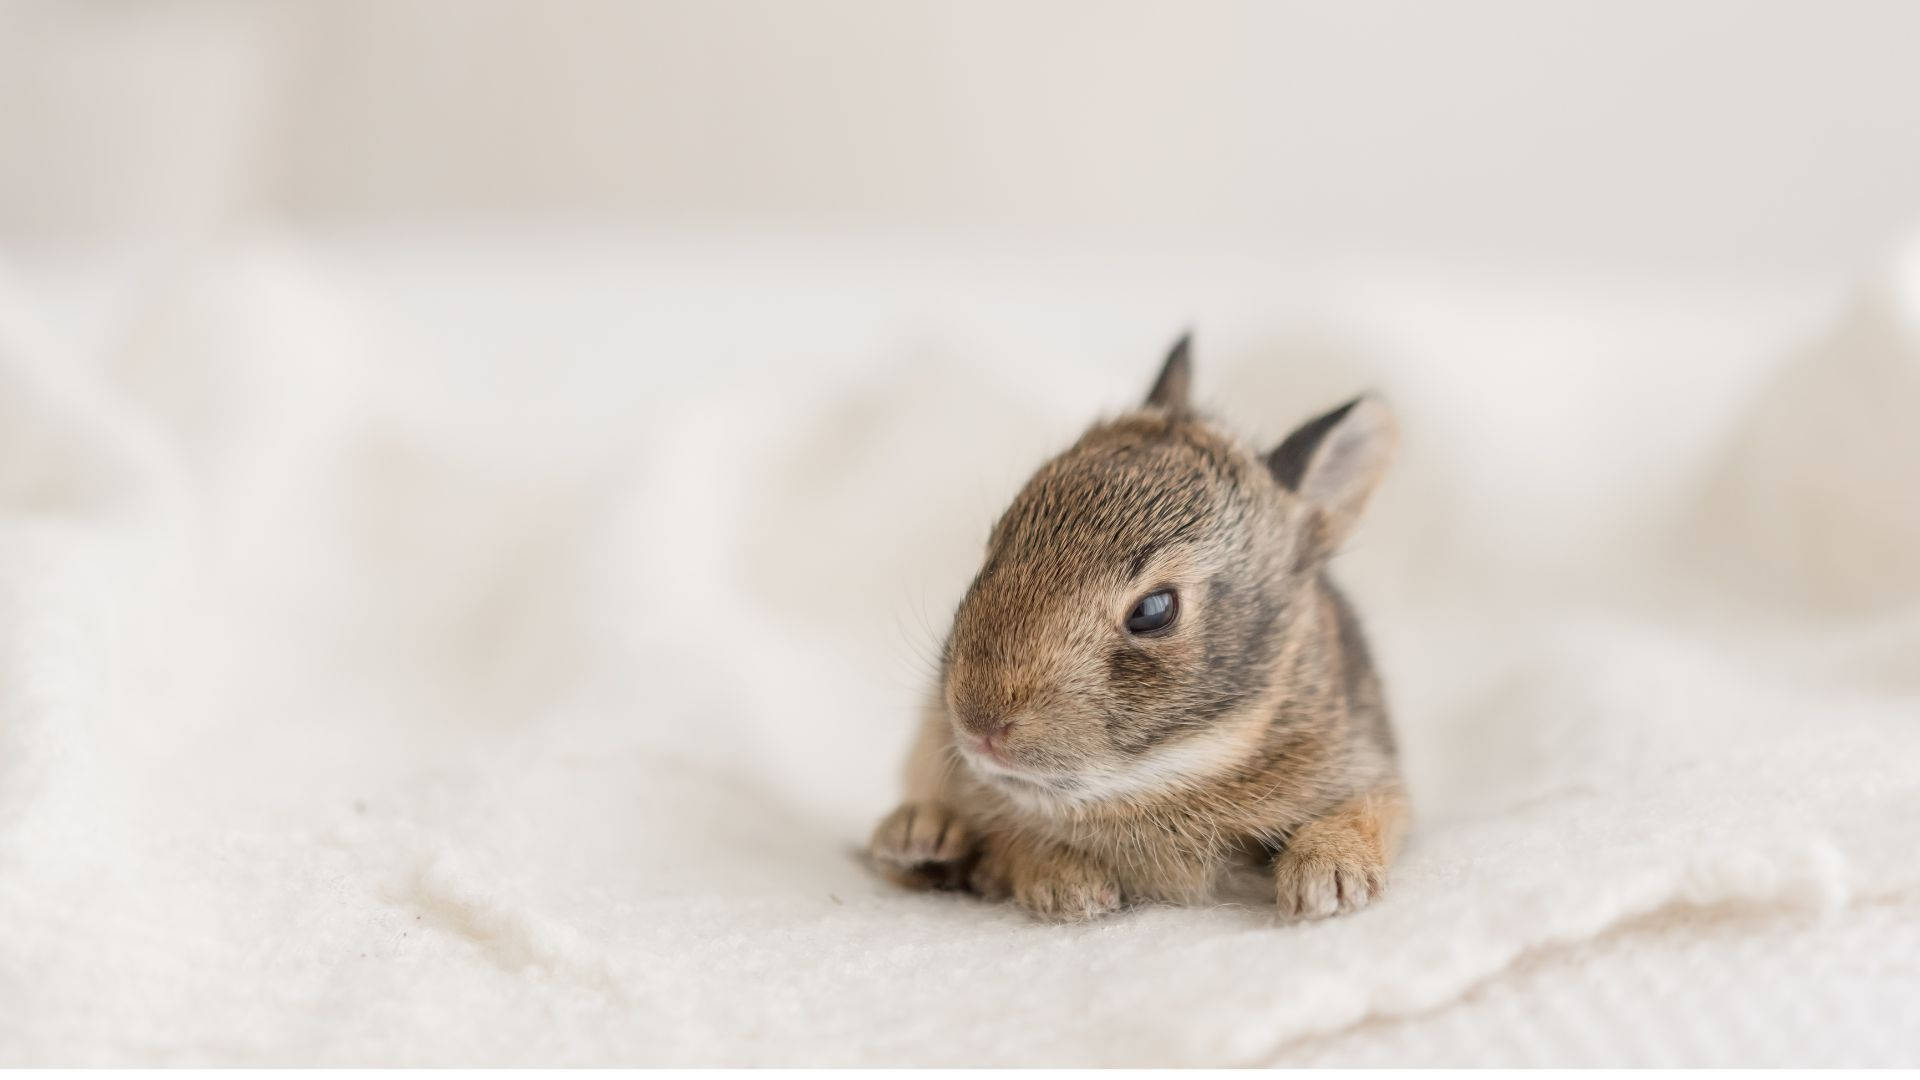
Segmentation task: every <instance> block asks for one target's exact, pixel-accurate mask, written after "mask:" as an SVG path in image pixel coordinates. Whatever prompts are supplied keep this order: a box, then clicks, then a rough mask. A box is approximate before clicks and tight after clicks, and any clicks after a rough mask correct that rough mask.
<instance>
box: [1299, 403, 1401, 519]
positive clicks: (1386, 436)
mask: <svg viewBox="0 0 1920 1080" xmlns="http://www.w3.org/2000/svg"><path fill="white" fill-rule="evenodd" d="M1398 444H1399V430H1398V427H1397V426H1396V425H1395V423H1394V420H1393V413H1392V412H1391V411H1389V410H1388V409H1387V407H1386V405H1385V404H1384V403H1382V402H1381V401H1380V400H1379V399H1378V398H1375V397H1372V396H1368V397H1363V398H1361V399H1360V400H1358V401H1357V402H1355V403H1354V405H1353V407H1352V408H1351V409H1349V410H1347V414H1346V415H1345V416H1343V417H1341V418H1340V422H1339V423H1337V424H1335V425H1334V428H1333V430H1332V431H1329V432H1328V433H1327V434H1326V436H1325V437H1324V438H1323V439H1321V441H1320V445H1319V446H1317V447H1315V448H1314V451H1313V455H1312V457H1311V458H1310V459H1309V460H1308V462H1307V468H1306V471H1305V472H1304V474H1303V475H1302V476H1301V478H1300V488H1299V491H1300V495H1301V497H1302V498H1304V499H1306V500H1307V501H1309V502H1311V503H1313V504H1314V505H1316V506H1318V507H1320V508H1322V509H1323V510H1324V511H1325V512H1326V515H1327V517H1328V526H1329V528H1330V530H1331V531H1332V532H1333V533H1334V534H1335V536H1334V539H1335V540H1337V539H1338V538H1339V536H1340V535H1341V534H1344V533H1345V532H1346V530H1347V529H1348V528H1350V527H1351V526H1352V524H1353V521H1354V519H1355V518H1358V517H1359V516H1360V511H1361V510H1362V509H1363V508H1364V507H1365V506H1366V502H1367V497H1368V496H1370V495H1372V494H1373V489H1374V488H1375V487H1377V486H1378V485H1379V483H1380V479H1381V477H1383V476H1385V475H1386V471H1387V466H1388V465H1390V464H1391V463H1392V461H1393V454H1394V450H1395V448H1396V447H1397V446H1398Z"/></svg>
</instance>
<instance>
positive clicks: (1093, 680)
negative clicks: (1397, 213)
mask: <svg viewBox="0 0 1920 1080" xmlns="http://www.w3.org/2000/svg"><path fill="white" fill-rule="evenodd" d="M1190 381H1191V365H1190V363H1189V360H1188V342H1187V340H1186V339H1184V338H1183V339H1182V340H1181V341H1180V343H1179V344H1177V345H1176V346H1174V349H1173V352H1172V354H1171V355H1169V356H1168V357H1167V360H1166V364H1165V366H1164V367H1163V368H1162V370H1161V372H1160V376H1159V378H1158V380H1156V381H1155V383H1154V385H1153V390H1152V392H1151V393H1149V394H1148V395H1147V400H1146V404H1145V405H1144V406H1143V407H1142V408H1141V409H1139V410H1138V411H1135V412H1132V413H1128V414H1126V415H1124V416H1121V417H1119V418H1118V419H1115V420H1112V421H1108V422H1103V423H1099V424H1096V425H1094V426H1093V427H1092V428H1091V429H1089V430H1088V431H1087V433H1086V434H1085V435H1083V436H1081V438H1080V441H1078V442H1076V443H1075V444H1074V445H1073V446H1072V447H1070V448H1069V449H1068V450H1067V451H1066V452H1065V453H1063V454H1061V455H1060V456H1059V457H1056V458H1054V459H1053V460H1052V461H1050V462H1048V463H1047V464H1046V465H1044V466H1042V467H1041V469H1040V471H1039V472H1038V473H1036V474H1035V475H1034V477H1033V478H1032V479H1031V480H1030V481H1028V483H1027V485H1026V487H1025V489H1024V490H1022V491H1021V492H1020V494H1019V496H1018V497H1016V498H1015V499H1014V501H1013V505H1012V506H1011V507H1009V508H1008V509H1007V511H1006V513H1005V514H1003V515H1002V516H1001V518H1000V520H999V522H998V523H996V524H995V525H994V527H993V532H992V535H991V537H990V538H989V540H988V544H987V560H986V565H985V566H984V567H982V568H981V570H980V573H979V575H978V576H977V577H975V578H974V580H973V583H972V585H971V586H969V587H968V589H967V593H966V596H965V598H964V599H963V600H962V601H961V603H960V608H959V610H958V612H957V613H956V614H955V616H954V621H953V628H952V630H951V632H950V633H949V634H948V636H947V640H946V644H945V646H944V648H943V650H942V655H941V663H940V675H939V679H938V684H937V685H936V686H935V687H934V688H933V693H932V694H931V695H930V697H929V700H928V702H927V704H926V706H925V708H924V710H923V715H922V717H921V724H920V731H919V735H918V737H917V739H916V741H915V745H914V748H913V750H912V752H911V754H910V756H909V759H908V763H907V799H906V802H905V803H903V804H902V805H901V806H900V807H899V808H898V809H896V810H895V811H894V812H893V813H892V814H890V815H889V816H888V817H887V818H885V819H884V820H883V821H881V822H880V825H879V827H878V828H877V829H876V830H875V831H874V835H873V840H872V843H871V846H870V848H869V852H870V855H871V856H872V859H873V861H874V863H875V865H876V866H878V867H880V868H881V870H882V871H883V872H884V873H885V874H886V875H887V876H888V877H890V878H892V879H893V880H895V881H898V882H900V883H902V884H905V885H910V886H914V887H920V888H927V887H940V888H968V889H971V890H973V891H974V892H977V893H979V894H980V895H982V896H985V897H989V898H995V899H999V898H1006V897H1011V898H1012V899H1013V900H1014V901H1015V902H1016V903H1018V904H1019V905H1020V906H1022V907H1023V908H1025V909H1026V910H1027V911H1029V912H1031V913H1032V914H1034V915H1036V916H1039V917H1042V918H1047V919H1082V918H1088V917H1092V916H1096V915H1101V914H1104V913H1106V912H1110V911H1113V910H1115V909H1117V908H1119V907H1120V906H1122V905H1123V904H1127V903H1133V902H1153V901H1169V902H1195V901H1204V900H1206V899H1207V898H1209V897H1210V896H1213V895H1215V894H1216V893H1217V891H1218V889H1219V888H1220V886H1221V883H1222V882H1223V880H1225V878H1226V876H1227V875H1228V873H1229V872H1230V871H1233V870H1235V869H1236V868H1242V869H1244V868H1246V867H1249V866H1258V867H1262V868H1266V869H1267V872H1269V873H1270V874H1271V877H1272V881H1273V885H1274V890H1275V894H1276V897H1277V901H1278V904H1279V909H1280V913H1281V914H1282V915H1283V916H1286V917H1289V918H1320V917H1324V916H1328V915H1333V914H1336V913H1339V912H1345V911H1351V910H1353V909H1355V908H1358V907H1361V906H1362V905H1364V904H1366V903H1368V902H1369V901H1371V900H1373V899H1375V898H1376V897H1378V896H1379V895H1380V893H1381V889H1382V888H1383V887H1384V885H1385V882H1386V876H1387V863H1388V862H1389V860H1391V859H1392V857H1393V854H1394V849H1395V847H1396V845H1397V842H1398V840H1399V837H1400V833H1401V831H1402V828H1403V825H1404V822H1405V819H1406V803H1405V799H1404V796H1403V794H1402V787H1401V782H1400V776H1399V770H1398V767H1397V764H1396V762H1395V755H1394V740H1393V734H1392V731H1391V730H1390V729H1389V727H1388V723H1387V710H1386V704H1385V702H1384V700H1383V698H1382V696H1381V691H1380V682H1379V679H1378V677H1377V676H1376V675H1375V673H1374V670H1373V664H1372V662H1371V660H1370V659H1369V658H1368V654H1367V646H1366V642H1365V640H1364V639H1363V638H1362V636H1361V632H1360V623H1359V620H1358V619H1357V618H1356V617H1355V615H1354V612H1353V609H1352V607H1351V606H1350V605H1349V604H1348V603H1347V601H1346V600H1345V598H1343V597H1342V596H1341V594H1340V592H1339V591H1338V590H1337V589H1335V588H1334V585H1333V582H1332V581H1331V580H1330V579H1329V578H1328V576H1327V571H1326V564H1327V561H1328V559H1329V558H1330V557H1331V556H1332V555H1333V554H1334V553H1335V551H1336V550H1337V549H1338V547H1339V545H1340V543H1341V541H1342V540H1343V539H1344V538H1345V537H1346V536H1347V534H1348V533H1349V532H1350V531H1351V530H1352V528H1353V526H1354V523H1355V521H1356V519H1357V518H1358V517H1359V515H1360V511H1361V508H1362V507H1363V506H1364V505H1365V503H1366V501H1367V496H1368V495H1369V494H1370V493H1371V492H1372V491H1373V489H1374V486H1375V485H1376V484H1377V483H1378V482H1379V480H1380V477H1381V474H1382V473H1383V472H1384V471H1385V470H1386V467H1387V464H1388V461H1389V460H1390V458H1391V457H1392V455H1393V450H1394V446H1395V443H1396V441H1397V437H1396V431H1395V425H1394V422H1393V418H1392V415H1391V414H1390V413H1389V412H1388V410H1387V408H1386V406H1385V405H1383V404H1382V403H1381V402H1380V401H1379V400H1377V399H1375V398H1373V397H1368V396H1363V397H1360V398H1356V399H1354V400H1353V401H1350V402H1348V403H1346V404H1345V405H1342V406H1340V407H1339V408H1337V409H1334V410H1333V411H1331V412H1328V413H1325V414H1324V415H1321V416H1319V417H1316V418H1315V419H1313V420H1310V421H1308V422H1307V423H1305V424H1304V425H1302V426H1301V427H1300V428H1299V429H1298V430H1296V431H1295V432H1294V433H1293V434H1291V435H1289V436H1287V438H1286V440H1285V441H1283V442H1282V443H1281V444H1280V445H1279V446H1278V447H1277V448H1275V449H1274V450H1273V451H1272V452H1271V453H1269V454H1266V455H1264V456H1263V455H1260V454H1258V453H1256V452H1254V451H1253V450H1252V449H1250V448H1249V447H1246V446H1244V445H1242V444H1241V443H1240V442H1239V441H1237V440H1235V439H1234V438H1233V437H1231V436H1230V435H1228V434H1227V433H1226V432H1225V431H1223V430H1222V429H1221V428H1220V427H1218V426H1216V425H1215V424H1214V423H1212V422H1211V421H1209V420H1207V419H1206V418H1205V417H1202V416H1200V415H1198V414H1197V413H1195V412H1194V411H1193V410H1192V409H1191V408H1190V407H1189V406H1188V403H1187V390H1188V385H1189V383H1190Z"/></svg>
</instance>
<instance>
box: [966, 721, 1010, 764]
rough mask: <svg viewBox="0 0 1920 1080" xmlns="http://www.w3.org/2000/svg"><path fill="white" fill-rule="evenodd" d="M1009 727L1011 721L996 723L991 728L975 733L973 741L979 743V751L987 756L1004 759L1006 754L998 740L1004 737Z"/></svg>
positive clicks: (999, 759) (997, 759)
mask: <svg viewBox="0 0 1920 1080" xmlns="http://www.w3.org/2000/svg"><path fill="white" fill-rule="evenodd" d="M1011 727H1013V724H1012V723H1011V722H1008V723H1002V724H996V725H994V726H993V727H992V728H991V729H989V730H987V731H984V732H980V733H978V734H976V735H975V736H974V737H973V739H974V742H976V743H978V744H979V745H980V751H981V752H982V753H984V754H986V755H987V756H988V757H990V758H992V759H994V760H995V761H1005V760H1006V756H1007V754H1006V751H1005V750H1004V749H1002V747H1001V745H1000V741H1001V740H1002V739H1004V738H1006V735H1007V731H1008V729H1009V728H1011Z"/></svg>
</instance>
